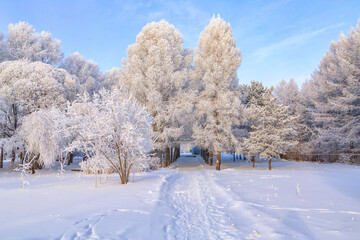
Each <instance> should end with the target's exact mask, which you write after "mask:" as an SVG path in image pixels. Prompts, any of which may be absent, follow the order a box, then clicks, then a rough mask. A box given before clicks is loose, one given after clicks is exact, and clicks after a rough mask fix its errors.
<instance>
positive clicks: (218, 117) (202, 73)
mask: <svg viewBox="0 0 360 240" xmlns="http://www.w3.org/2000/svg"><path fill="white" fill-rule="evenodd" d="M240 64H241V52H240V50H239V49H238V48H237V47H236V41H235V39H234V38H233V36H232V30H231V26H230V24H228V23H226V22H225V21H224V20H222V19H221V18H220V17H217V18H215V17H213V18H212V19H211V21H210V23H209V25H208V26H207V27H206V28H205V30H204V31H203V32H202V33H201V35H200V39H199V46H198V49H197V50H196V52H195V57H194V68H195V72H194V78H195V81H197V82H198V85H199V92H198V96H197V97H196V98H195V107H196V118H197V121H196V122H195V123H194V127H193V131H194V134H193V138H194V139H195V143H196V144H197V145H199V146H201V147H203V148H205V149H208V150H210V151H214V152H216V154H217V166H216V168H217V169H218V170H220V163H221V159H220V152H221V151H224V150H228V149H229V143H231V144H232V145H233V144H236V142H237V141H236V138H235V136H234V135H233V132H232V126H233V125H234V124H239V119H240V117H241V116H240V109H241V103H240V99H239V97H238V94H237V93H236V86H237V84H238V79H237V75H236V74H237V69H238V67H239V66H240Z"/></svg>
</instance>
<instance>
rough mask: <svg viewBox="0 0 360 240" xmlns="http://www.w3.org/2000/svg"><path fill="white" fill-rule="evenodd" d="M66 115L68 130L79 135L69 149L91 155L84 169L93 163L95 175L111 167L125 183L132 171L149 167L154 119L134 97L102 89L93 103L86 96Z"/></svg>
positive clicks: (76, 102)
mask: <svg viewBox="0 0 360 240" xmlns="http://www.w3.org/2000/svg"><path fill="white" fill-rule="evenodd" d="M67 114H68V118H69V119H70V126H71V127H70V128H68V130H70V132H72V133H75V134H76V135H77V136H78V137H77V138H76V140H75V141H73V142H72V143H71V145H70V150H72V149H77V150H81V151H83V152H86V154H87V155H88V159H87V161H89V163H87V164H86V166H85V165H82V167H84V168H86V169H89V166H88V165H89V164H91V165H92V171H95V172H96V171H103V169H104V168H108V165H110V166H111V167H112V169H113V170H114V171H115V172H117V173H118V174H119V176H120V179H121V183H123V184H126V183H127V182H128V181H129V176H130V173H131V172H132V171H134V170H141V169H143V168H146V167H148V166H147V165H148V164H149V161H150V159H149V157H148V153H149V151H150V150H151V149H152V147H153V146H152V139H151V128H152V127H151V124H152V118H151V116H150V115H149V114H148V112H147V111H146V109H145V108H144V107H143V106H141V105H140V104H138V103H136V102H135V99H133V98H132V97H130V96H128V95H127V94H124V93H123V92H120V91H119V90H116V91H113V92H109V91H106V90H102V91H100V93H99V94H95V95H94V97H93V99H92V100H91V99H90V98H89V97H88V95H87V94H85V95H83V96H81V97H80V98H79V99H78V100H76V101H74V102H73V103H72V104H71V106H70V107H69V108H68V109H67ZM104 164H105V165H104ZM106 164H107V165H106ZM94 166H95V168H94ZM96 166H98V168H96Z"/></svg>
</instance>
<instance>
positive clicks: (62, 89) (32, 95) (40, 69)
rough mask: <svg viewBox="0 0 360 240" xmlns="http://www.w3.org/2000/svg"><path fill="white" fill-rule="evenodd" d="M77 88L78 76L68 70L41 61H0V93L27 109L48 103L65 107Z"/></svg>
mask: <svg viewBox="0 0 360 240" xmlns="http://www.w3.org/2000/svg"><path fill="white" fill-rule="evenodd" d="M77 91H78V83H77V79H76V78H74V77H73V76H71V75H70V74H69V73H68V72H67V71H65V70H63V69H59V68H55V67H53V66H51V65H49V64H45V63H42V62H29V61H7V62H3V63H0V96H1V97H2V98H3V99H4V100H6V101H7V102H9V103H10V104H17V105H20V106H21V108H22V109H23V110H24V111H26V112H27V113H31V112H34V111H35V110H36V109H38V108H49V107H51V106H57V107H62V108H63V109H64V107H65V103H66V101H68V100H69V101H73V100H74V99H75V97H76V94H77Z"/></svg>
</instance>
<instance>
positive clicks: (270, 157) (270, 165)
mask: <svg viewBox="0 0 360 240" xmlns="http://www.w3.org/2000/svg"><path fill="white" fill-rule="evenodd" d="M269 170H271V157H270V158H269Z"/></svg>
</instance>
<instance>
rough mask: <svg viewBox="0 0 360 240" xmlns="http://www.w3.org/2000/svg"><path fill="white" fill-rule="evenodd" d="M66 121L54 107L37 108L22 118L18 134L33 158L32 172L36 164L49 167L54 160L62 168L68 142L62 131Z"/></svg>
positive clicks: (62, 114) (63, 115) (61, 113)
mask: <svg viewBox="0 0 360 240" xmlns="http://www.w3.org/2000/svg"><path fill="white" fill-rule="evenodd" d="M66 122H67V121H66V117H65V114H64V113H63V112H62V111H60V110H59V109H56V108H50V109H39V110H37V111H35V112H33V113H31V114H29V115H27V116H25V117H24V118H23V119H22V124H21V127H20V132H19V134H20V136H21V138H22V139H23V140H24V142H25V143H26V149H27V151H28V154H29V158H30V159H32V158H34V160H35V161H34V160H32V161H33V162H32V163H33V164H32V166H33V167H32V170H33V173H34V172H35V165H36V164H40V165H44V166H45V167H51V166H53V165H54V163H55V161H56V160H59V162H60V164H61V169H63V165H64V159H65V156H66V152H65V149H66V147H67V145H68V144H69V140H68V137H67V136H66V135H65V132H64V128H66Z"/></svg>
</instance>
